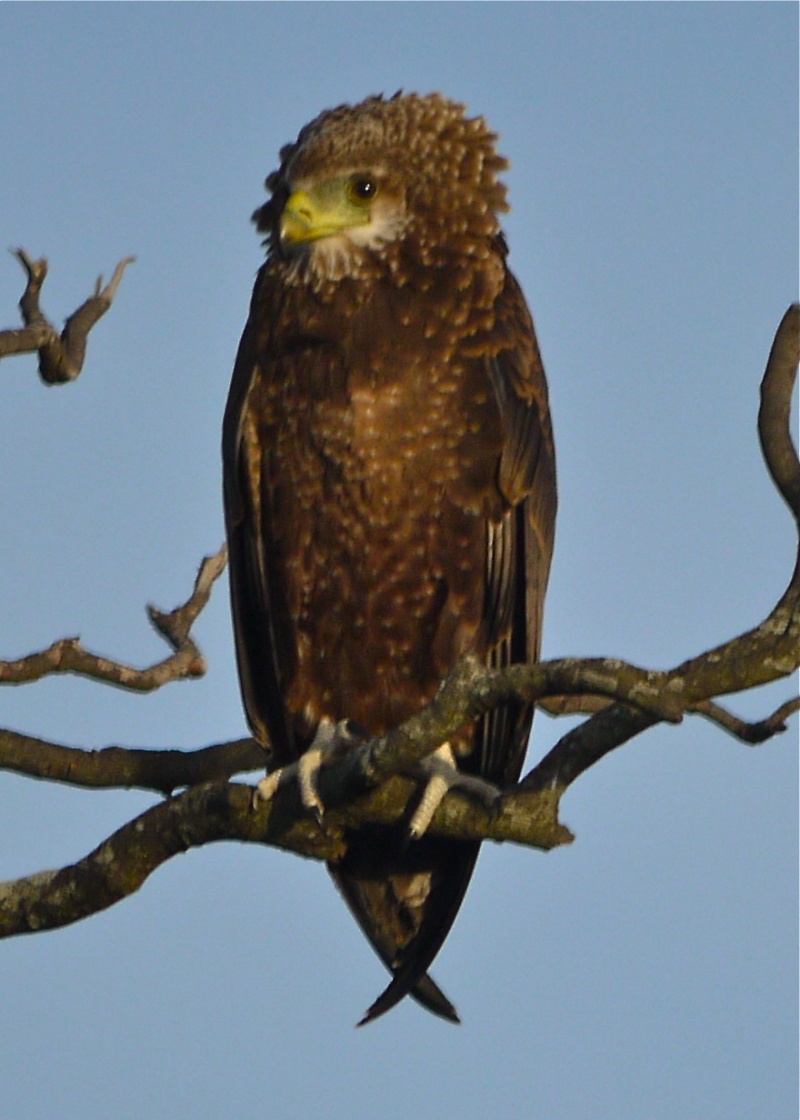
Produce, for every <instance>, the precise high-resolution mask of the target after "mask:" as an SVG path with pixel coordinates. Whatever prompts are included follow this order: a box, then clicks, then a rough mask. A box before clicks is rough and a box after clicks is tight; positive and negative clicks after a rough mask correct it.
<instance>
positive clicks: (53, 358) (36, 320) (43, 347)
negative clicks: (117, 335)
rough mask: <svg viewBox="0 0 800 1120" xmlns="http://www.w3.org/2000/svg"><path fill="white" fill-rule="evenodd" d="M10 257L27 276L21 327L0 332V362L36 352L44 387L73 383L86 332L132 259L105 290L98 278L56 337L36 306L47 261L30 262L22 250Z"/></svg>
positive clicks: (119, 268) (124, 262)
mask: <svg viewBox="0 0 800 1120" xmlns="http://www.w3.org/2000/svg"><path fill="white" fill-rule="evenodd" d="M12 253H13V255H14V256H15V257H16V258H17V260H18V261H19V262H20V264H21V265H22V267H23V269H24V270H25V273H26V276H27V284H26V286H25V291H24V292H23V294H22V298H21V299H20V301H19V307H20V311H21V312H22V321H23V323H24V324H25V326H24V327H22V328H11V329H9V330H4V331H0V358H7V357H10V356H11V355H13V354H29V353H32V352H33V351H38V353H39V376H40V377H41V379H42V381H44V382H45V383H46V384H47V385H61V384H63V383H64V382H67V381H74V380H75V378H76V377H77V376H78V374H79V373H80V372H81V370H82V369H83V363H84V360H85V358H86V344H87V340H88V337H89V331H90V330H91V329H92V327H93V326H94V325H95V323H96V322H97V320H98V319H100V318H101V317H102V316H103V315H105V313H106V311H108V309H109V307H110V306H111V304H112V302H113V300H114V296H115V295H116V293H117V288H118V287H119V284H120V281H121V280H122V274H123V273H124V271H125V269H126V268H127V266H128V265H129V264H130V263H131V262H132V261H133V260H135V258H134V257H125V258H123V260H121V261H120V262H119V264H118V265H117V267H116V268H115V269H114V274H113V276H112V277H111V280H110V281H109V282H108V284H106V286H105V288H104V287H103V277H102V276H100V277H99V278H98V280H97V283H96V285H95V289H94V292H93V294H92V295H91V296H90V297H89V298H88V299H87V300H85V301H84V302H83V303H82V304H81V306H80V307H79V308H78V309H77V310H76V311H74V312H73V313H72V315H70V317H69V318H68V319H67V321H66V323H65V324H64V329H63V331H62V332H61V334H59V333H58V331H57V330H56V328H55V327H54V326H53V324H52V323H51V322H50V321H49V320H48V319H47V318H46V317H45V315H44V314H43V312H42V310H41V307H40V305H39V296H40V293H41V290H42V285H43V284H44V281H45V277H46V276H47V261H46V260H45V258H44V257H42V258H41V259H40V260H38V261H34V260H31V258H30V257H29V256H28V254H27V253H26V252H25V250H24V249H12Z"/></svg>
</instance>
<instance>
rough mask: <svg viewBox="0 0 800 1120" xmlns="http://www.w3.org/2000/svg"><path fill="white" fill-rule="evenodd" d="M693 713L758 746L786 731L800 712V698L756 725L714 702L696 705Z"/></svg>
mask: <svg viewBox="0 0 800 1120" xmlns="http://www.w3.org/2000/svg"><path fill="white" fill-rule="evenodd" d="M692 711H693V712H696V713H697V715H701V716H705V717H706V719H709V720H711V722H712V723H715V724H716V725H717V726H718V727H721V728H723V730H725V731H729V732H730V734H731V735H735V736H736V738H737V739H740V740H741V741H742V742H743V743H749V744H750V745H751V746H758V745H760V744H761V743H766V742H767V740H768V739H771V738H773V736H775V735H780V734H781V733H782V732H783V731H785V730H786V720H787V719H788V718H789V716H791V715H792V714H793V713H794V712H798V711H800V697H795V698H794V700H787V701H786V703H785V704H781V706H780V708H778V709H777V710H776V711H774V712H773V713H772V715H771V716H768V717H767V718H766V719H760V720H757V721H756V722H755V723H747V721H746V720H743V719H740V718H739V717H738V716H735V715H733V713H732V712H729V711H728V710H727V708H723V707H722V706H721V705H720V704H715V703H714V701H713V700H706V701H704V702H703V703H701V704H695V705H694V707H693V708H692Z"/></svg>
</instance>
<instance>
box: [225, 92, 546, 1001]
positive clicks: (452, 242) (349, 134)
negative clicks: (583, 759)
mask: <svg viewBox="0 0 800 1120" xmlns="http://www.w3.org/2000/svg"><path fill="white" fill-rule="evenodd" d="M496 139H497V137H496V135H495V134H494V133H493V132H491V131H490V130H489V128H488V126H487V124H486V122H485V120H484V119H483V118H482V117H472V118H470V117H468V116H467V115H466V112H465V107H464V106H463V105H460V104H457V103H455V102H453V101H449V100H447V99H445V98H444V97H442V96H441V95H439V94H432V95H429V96H420V95H417V94H403V93H398V94H396V95H395V96H393V97H390V98H384V97H383V96H374V97H369V98H367V99H366V100H365V101H362V102H361V103H360V104H357V105H340V106H339V107H337V108H334V109H331V110H328V111H326V112H323V113H321V114H320V115H319V116H318V117H317V118H316V119H315V120H313V121H312V122H311V123H310V124H308V125H306V126H305V127H304V128H303V129H302V130H301V132H300V134H299V135H298V137H297V140H296V141H295V143H293V144H289V145H287V146H285V147H284V148H283V149H282V150H281V152H280V167H279V168H278V170H277V171H275V172H273V173H272V174H271V175H270V176H269V177H268V179H267V180H266V186H267V189H268V192H269V198H268V200H267V201H266V202H265V203H264V205H262V206H261V207H260V208H259V209H258V210H257V211H256V212H255V214H254V215H253V218H254V221H255V222H256V224H257V227H258V229H259V230H260V231H261V232H263V233H264V234H265V235H266V246H267V256H266V261H265V263H264V264H263V266H262V267H261V269H260V271H259V273H258V276H257V279H256V283H255V288H254V291H253V296H252V301H251V305H250V314H249V318H248V320H247V324H246V326H245V329H244V334H243V336H242V340H241V343H240V346H239V351H238V356H237V359H236V364H235V368H234V373H233V380H232V384H231V389H230V395H229V398H228V404H227V408H226V412H225V420H224V431H223V459H224V491H225V513H226V524H227V534H228V543H229V550H230V585H231V597H232V608H233V622H234V631H235V639H236V652H237V662H238V669H239V678H240V683H241V690H242V696H243V700H244V707H245V710H246V714H247V719H248V722H249V724H250V727H251V729H252V732H253V735H254V736H255V738H256V739H257V740H258V741H259V742H260V743H262V744H263V746H264V748H265V750H266V751H267V769H268V770H269V771H270V777H268V778H267V779H265V781H264V782H262V783H261V785H260V789H261V792H262V796H264V797H269V796H270V795H271V793H272V792H273V791H274V789H275V787H276V784H277V783H276V780H275V773H276V772H277V771H279V770H280V769H281V768H284V767H287V766H292V765H295V764H296V766H297V771H298V776H299V780H300V786H301V792H302V796H303V800H304V802H305V803H306V804H307V806H308V807H309V808H311V809H314V810H315V811H317V812H322V811H323V808H324V807H323V806H322V805H321V803H320V801H319V797H318V795H317V793H316V787H315V769H316V768H318V765H319V762H320V759H321V758H323V757H324V755H325V753H326V750H328V749H330V746H331V743H332V742H337V743H338V744H339V746H338V747H337V749H341V743H342V741H344V740H346V731H347V729H348V728H350V729H352V728H353V727H354V726H357V727H359V728H361V729H364V731H365V733H368V734H369V735H374V736H377V735H382V734H384V733H385V732H387V731H388V730H389V729H391V728H393V727H395V726H396V725H398V724H399V723H401V722H402V721H403V720H405V719H407V718H408V717H409V716H411V715H412V714H414V713H416V712H418V711H419V710H420V709H421V708H423V707H424V706H425V704H427V703H428V702H429V701H430V700H431V698H432V697H433V695H434V693H435V692H436V689H437V688H438V686H439V685H440V683H441V681H442V680H443V679H444V677H445V676H446V675H447V673H448V672H449V670H450V669H452V667H453V666H454V664H455V663H456V662H457V661H458V660H459V659H460V658H462V657H464V656H471V657H473V658H475V659H477V660H478V662H480V663H481V664H484V665H488V666H492V667H502V666H505V665H508V664H511V663H514V662H526V661H528V662H532V661H535V660H537V658H538V656H539V646H540V634H541V625H542V606H543V601H544V595H545V588H546V585H547V578H548V572H549V568H550V558H551V553H552V547H553V531H554V522H555V512H556V485H555V459H554V450H553V438H552V431H551V425H550V415H549V410H548V402H547V387H546V382H545V377H544V372H543V369H542V363H541V359H540V356H539V350H538V347H537V343H536V337H535V334H534V329H533V323H532V321H531V317H530V314H529V311H528V308H527V306H526V304H525V300H524V297H523V295H522V292H521V290H520V287H519V285H518V283H517V281H516V280H515V278H514V276H513V275H512V273H511V272H510V271H509V269H508V266H507V263H506V252H507V250H506V243H505V240H504V237H503V234H502V232H501V229H500V225H499V221H498V213H499V212H500V211H504V210H507V209H508V207H507V204H506V201H505V197H506V191H505V187H504V185H503V184H502V182H501V181H500V180H499V178H498V173H499V172H501V171H502V170H503V169H504V168H505V167H507V161H506V160H505V159H503V158H502V157H501V156H500V155H498V153H497V151H496V149H495V141H496ZM532 715H533V712H532V708H531V706H530V705H527V704H523V703H519V702H509V703H507V704H505V705H504V706H503V707H501V708H499V709H497V710H496V711H493V712H491V713H490V714H488V715H485V716H483V717H482V718H480V719H478V720H476V721H474V722H473V723H472V724H471V725H470V726H467V727H465V728H464V729H463V730H462V731H461V732H460V733H459V735H458V736H456V737H455V738H454V739H453V740H452V741H451V742H448V743H444V744H442V746H441V748H440V749H439V750H438V751H437V752H435V755H433V756H432V757H431V759H430V760H429V762H428V768H427V771H425V773H427V775H428V777H429V779H431V780H430V785H431V787H432V786H433V785H435V784H436V783H435V781H434V780H433V779H432V778H431V775H436V776H437V779H439V780H440V779H441V778H442V776H444V779H445V780H444V783H443V786H442V785H441V783H440V793H441V788H444V787H446V786H448V785H451V784H458V783H459V782H461V781H463V782H464V783H465V784H466V785H467V786H469V785H470V783H472V784H473V785H477V784H478V781H479V780H480V779H482V780H483V781H484V782H488V783H492V784H493V785H494V786H500V787H502V786H506V785H508V784H510V783H513V782H515V781H516V780H517V779H518V777H519V773H520V769H521V766H522V762H523V758H524V754H525V750H526V745H527V740H528V735H529V732H530V727H531V720H532ZM342 729H344V731H343V730H342ZM423 776H424V775H423ZM423 800H425V798H423ZM428 800H430V799H429V798H428ZM434 802H435V798H434ZM432 811H433V808H432V806H429V807H428V809H427V810H425V811H421V810H418V811H417V813H416V814H415V815H414V816H413V817H412V818H411V822H410V826H409V823H408V822H406V827H405V829H404V828H403V827H402V826H399V827H398V828H397V829H388V828H387V829H378V828H373V829H369V830H359V831H357V832H354V833H353V834H352V835H351V836H349V837H348V852H347V855H346V856H345V858H344V859H343V860H342V861H341V862H339V863H337V864H336V865H335V866H334V865H331V866H330V868H329V870H330V872H331V874H332V876H333V878H334V880H335V882H336V883H337V885H338V887H339V888H340V890H341V892H342V894H343V895H344V897H345V899H346V901H347V903H348V904H349V906H350V908H351V909H352V911H353V914H354V915H355V917H356V919H357V920H358V922H359V924H360V925H361V927H362V929H363V931H364V933H365V934H366V936H367V937H368V939H369V940H370V942H371V943H372V945H373V947H374V949H375V950H376V952H377V953H378V954H379V956H380V957H381V959H382V960H383V962H384V964H385V965H386V966H387V968H388V969H389V971H390V973H391V976H392V979H391V982H390V984H389V986H388V987H387V988H386V990H385V991H384V992H383V994H382V995H381V996H380V997H379V998H378V1000H376V1002H375V1003H374V1004H373V1005H372V1007H371V1008H370V1009H369V1011H368V1012H367V1014H366V1016H365V1018H364V1019H363V1020H362V1022H366V1021H368V1020H370V1019H374V1018H376V1017H377V1016H378V1015H380V1014H382V1013H383V1012H384V1011H387V1010H388V1009H389V1008H390V1007H393V1006H394V1005H395V1004H396V1003H397V1002H398V1001H399V1000H400V999H402V998H403V997H404V996H406V995H411V996H412V997H413V998H414V999H416V1000H417V1001H418V1002H419V1003H420V1004H421V1005H422V1006H423V1007H425V1008H427V1009H428V1010H429V1011H432V1012H434V1013H435V1014H438V1015H440V1016H442V1017H443V1018H446V1019H450V1020H453V1021H455V1022H458V1016H457V1014H456V1011H455V1008H454V1007H453V1005H452V1004H451V1003H450V1001H449V1000H448V999H447V997H446V996H445V995H444V994H443V992H442V991H441V990H440V989H439V988H438V987H437V985H436V984H435V982H434V981H433V980H432V979H431V978H430V976H429V975H428V972H427V970H428V968H429V966H430V964H431V962H432V961H433V958H434V957H435V956H436V954H437V953H438V951H439V949H440V947H441V945H442V943H443V941H444V939H445V937H446V936H447V933H448V931H449V929H450V927H451V925H452V923H453V921H454V919H455V917H456V914H457V912H458V909H459V907H460V905H461V901H462V899H463V896H464V893H465V891H466V889H467V885H468V883H469V880H470V876H471V875H472V871H473V868H474V866H475V861H476V859H477V856H478V850H479V843H477V842H461V841H456V840H451V839H447V838H443V837H437V836H435V835H433V834H425V825H426V823H427V817H429V816H430V815H431V813H432ZM423 818H424V819H423Z"/></svg>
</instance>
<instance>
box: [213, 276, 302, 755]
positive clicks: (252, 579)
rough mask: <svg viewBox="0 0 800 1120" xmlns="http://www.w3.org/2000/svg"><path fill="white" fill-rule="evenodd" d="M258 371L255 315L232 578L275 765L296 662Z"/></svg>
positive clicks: (246, 356)
mask: <svg viewBox="0 0 800 1120" xmlns="http://www.w3.org/2000/svg"><path fill="white" fill-rule="evenodd" d="M257 291H258V286H257V287H256V292H257ZM255 298H256V297H255V295H254V300H255ZM258 373H259V366H258V352H257V337H256V328H255V326H254V316H253V315H252V314H251V318H250V320H249V321H248V323H247V326H246V327H245V331H244V334H243V335H242V340H241V342H240V344H239V351H238V354H237V357H236V364H235V366H234V372H233V378H232V381H231V388H230V393H229V395H228V403H227V406H226V409H225V418H224V421H223V435H222V461H223V480H224V481H223V493H224V504H225V522H226V528H227V536H228V573H229V580H230V594H231V607H232V613H233V627H234V635H235V639H236V657H237V662H238V667H239V679H240V682H241V689H242V697H243V700H244V705H245V712H246V715H247V719H248V723H249V724H250V727H251V729H252V731H253V734H254V736H255V737H256V739H257V740H258V741H259V742H260V743H261V744H262V745H263V746H264V747H265V748H268V749H269V752H270V765H283V764H285V763H287V762H291V761H292V760H293V758H294V749H293V745H292V740H291V732H290V728H289V724H288V720H287V717H286V710H285V706H284V702H283V696H284V680H285V676H286V674H288V673H289V672H290V671H291V665H292V647H291V643H290V641H288V640H287V639H288V637H289V635H290V633H291V630H290V625H291V624H290V622H289V619H288V612H287V610H286V604H285V600H284V597H283V595H282V592H281V583H280V580H279V579H278V578H277V575H276V573H274V572H273V571H272V568H271V563H270V555H269V550H268V549H267V548H266V541H265V532H264V520H263V517H262V509H261V494H262V471H263V459H262V456H263V453H264V448H262V447H261V446H260V442H259V440H258V438H257V431H256V429H255V417H254V412H253V409H252V406H251V399H252V395H253V393H254V392H255V390H256V385H257V381H258ZM282 637H283V640H281V638H282Z"/></svg>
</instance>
